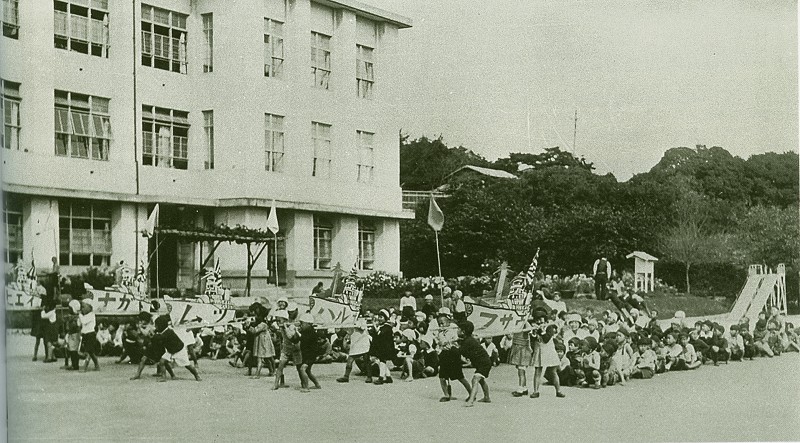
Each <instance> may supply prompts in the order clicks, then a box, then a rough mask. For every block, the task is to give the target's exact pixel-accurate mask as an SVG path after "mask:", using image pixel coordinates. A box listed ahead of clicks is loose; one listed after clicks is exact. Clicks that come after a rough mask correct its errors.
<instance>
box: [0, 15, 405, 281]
mask: <svg viewBox="0 0 800 443" xmlns="http://www.w3.org/2000/svg"><path fill="white" fill-rule="evenodd" d="M2 4H3V37H2V39H1V40H0V53H1V54H2V57H3V60H2V63H0V78H2V94H3V97H2V103H3V115H4V118H5V132H4V135H3V146H2V149H0V152H2V160H3V166H2V173H3V179H2V180H3V195H4V206H3V209H4V213H3V214H4V222H5V228H6V236H5V254H4V255H5V260H6V262H7V263H8V262H11V263H14V262H16V261H17V260H18V259H19V258H20V257H22V258H23V260H24V261H25V262H26V263H29V262H30V261H31V260H34V261H35V262H36V264H37V267H41V268H48V267H49V266H50V259H51V257H59V262H60V264H61V273H62V274H70V273H79V272H81V271H83V270H85V269H86V267H88V266H100V267H103V266H112V267H113V265H114V264H116V263H118V262H119V261H120V260H125V261H126V262H128V263H129V264H133V263H136V262H138V261H139V259H140V258H142V257H143V256H146V255H147V254H148V252H152V251H153V250H154V248H155V246H156V245H155V241H154V240H153V239H151V240H149V241H148V239H147V238H144V237H142V235H141V234H140V231H141V230H142V229H143V227H144V224H145V221H146V219H147V216H148V214H149V213H150V211H151V210H152V208H153V207H154V206H155V204H156V203H160V208H161V220H160V226H161V227H164V228H166V227H170V226H171V227H179V226H185V225H194V226H199V227H202V226H205V227H212V226H214V225H219V224H223V223H224V224H227V225H229V226H235V225H237V224H239V225H244V226H247V227H248V228H258V229H266V228H265V226H266V220H267V216H268V213H269V207H270V204H271V202H272V200H273V199H274V200H276V204H277V208H278V219H279V222H280V234H279V236H280V237H281V238H282V240H281V242H280V245H279V248H278V251H277V260H278V268H279V281H280V284H281V285H284V284H286V285H287V286H288V287H289V288H298V289H297V290H298V291H300V290H302V292H304V293H305V292H306V288H308V287H310V286H313V284H315V283H316V282H317V281H326V280H329V279H330V277H331V271H330V268H332V267H333V266H335V264H336V262H341V263H342V265H343V267H345V269H349V268H350V266H351V265H352V263H353V262H354V261H355V260H356V258H358V262H359V266H360V267H361V269H363V270H365V271H367V270H372V269H374V270H384V271H388V272H394V273H396V272H399V229H398V223H399V220H400V219H402V218H406V217H412V216H413V215H412V214H410V213H408V212H404V211H403V209H402V203H401V189H400V186H399V184H398V183H399V179H398V174H399V129H400V125H399V123H398V116H397V115H396V112H395V111H394V110H395V106H394V104H395V102H396V101H397V100H398V98H399V95H400V94H401V91H400V90H399V89H398V87H397V86H396V82H395V81H394V80H395V75H396V73H398V72H399V71H400V70H401V69H402V63H401V61H400V60H399V59H398V58H397V45H398V39H399V38H400V37H401V36H400V32H399V30H401V29H403V28H407V27H409V26H410V25H411V22H410V20H409V19H407V18H405V17H401V16H399V15H396V14H393V13H390V12H387V11H383V10H380V9H377V8H373V7H370V6H367V5H364V4H361V3H359V2H357V1H354V0H337V1H328V0H320V1H309V0H285V1H284V0H237V1H223V0H141V1H140V0H134V1H132V2H131V1H127V2H119V1H113V0H64V1H61V0H56V1H54V2H45V1H17V0H3V3H2ZM159 241H160V242H162V243H161V246H160V247H159V249H158V250H159V254H158V255H159V272H158V277H159V280H160V286H161V287H163V288H170V287H177V288H184V289H185V288H191V287H193V286H195V287H196V286H197V285H198V282H197V279H198V278H197V275H198V273H199V272H200V270H199V266H200V263H201V261H202V257H201V252H200V248H202V247H203V245H199V244H192V243H181V242H180V241H178V239H177V238H175V237H174V236H169V235H162V236H161V237H160V238H159ZM205 251H208V245H205ZM215 257H218V258H220V261H221V265H222V270H223V274H224V275H225V277H226V282H227V284H229V285H231V286H232V287H233V289H234V292H236V291H237V289H239V288H242V287H243V286H244V285H243V281H242V279H243V276H244V273H245V268H246V263H247V258H246V252H245V248H244V247H243V246H242V245H236V244H231V245H228V244H224V245H222V246H220V247H219V249H217V251H216V254H215ZM275 258H276V254H275V251H274V248H273V247H272V245H270V246H269V248H268V250H267V252H265V254H264V255H263V256H262V257H261V258H260V259H259V261H258V262H257V264H256V266H255V268H254V273H253V275H254V277H255V279H254V281H253V287H254V294H257V293H258V291H265V290H266V288H268V287H269V285H274V281H275V280H274V278H275V277H274V269H275V268H274V262H273V260H275ZM154 261H155V258H153V259H152V260H151V262H154ZM154 268H155V266H151V272H154ZM151 277H152V278H154V277H155V274H154V273H152V274H151ZM239 292H241V291H240V290H239Z"/></svg>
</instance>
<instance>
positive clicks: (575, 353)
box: [562, 337, 586, 386]
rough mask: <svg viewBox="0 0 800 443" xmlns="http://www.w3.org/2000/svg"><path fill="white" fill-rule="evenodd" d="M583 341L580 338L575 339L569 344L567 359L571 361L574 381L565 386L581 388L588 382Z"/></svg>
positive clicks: (571, 380)
mask: <svg viewBox="0 0 800 443" xmlns="http://www.w3.org/2000/svg"><path fill="white" fill-rule="evenodd" d="M582 348H583V340H581V339H579V338H578V337H573V338H572V339H571V340H570V341H569V342H568V343H567V352H566V357H567V359H568V360H569V366H570V368H571V372H572V375H573V377H572V379H570V380H569V382H568V383H566V384H564V386H580V385H581V384H583V382H584V380H586V376H585V374H584V372H583V351H582ZM562 383H564V382H563V381H562Z"/></svg>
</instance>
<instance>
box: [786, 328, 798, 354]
mask: <svg viewBox="0 0 800 443" xmlns="http://www.w3.org/2000/svg"><path fill="white" fill-rule="evenodd" d="M785 348H786V351H787V352H788V351H792V350H794V351H796V352H800V335H798V333H797V330H796V329H795V328H794V325H793V324H792V323H790V322H786V346H785Z"/></svg>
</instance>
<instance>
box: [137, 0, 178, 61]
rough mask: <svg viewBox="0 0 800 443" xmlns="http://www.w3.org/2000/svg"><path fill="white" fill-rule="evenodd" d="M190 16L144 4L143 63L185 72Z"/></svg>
mask: <svg viewBox="0 0 800 443" xmlns="http://www.w3.org/2000/svg"><path fill="white" fill-rule="evenodd" d="M187 18H188V15H186V14H181V13H179V12H175V11H170V10H167V9H161V8H156V7H154V6H150V5H145V4H142V65H144V66H150V67H153V68H157V69H163V70H165V71H172V72H179V73H181V74H186V68H187V62H186V41H187V37H188V35H187V33H186V19H187Z"/></svg>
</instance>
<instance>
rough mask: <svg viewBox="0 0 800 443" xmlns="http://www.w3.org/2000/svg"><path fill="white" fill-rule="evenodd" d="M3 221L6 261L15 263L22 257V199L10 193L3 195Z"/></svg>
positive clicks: (4, 255)
mask: <svg viewBox="0 0 800 443" xmlns="http://www.w3.org/2000/svg"><path fill="white" fill-rule="evenodd" d="M3 223H4V226H5V238H6V242H5V245H4V246H5V251H3V252H4V254H3V258H4V259H5V261H6V263H11V264H15V263H17V262H18V261H19V259H20V258H22V251H23V242H22V200H21V199H20V198H19V197H16V196H14V195H11V194H5V195H3Z"/></svg>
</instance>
